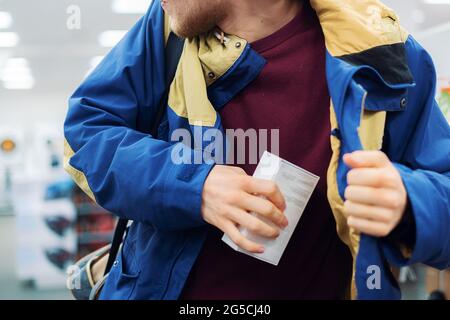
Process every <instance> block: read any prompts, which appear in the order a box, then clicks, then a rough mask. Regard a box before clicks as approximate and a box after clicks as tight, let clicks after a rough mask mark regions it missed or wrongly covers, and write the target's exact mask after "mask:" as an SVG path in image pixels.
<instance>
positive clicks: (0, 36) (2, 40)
mask: <svg viewBox="0 0 450 320" xmlns="http://www.w3.org/2000/svg"><path fill="white" fill-rule="evenodd" d="M18 43H19V36H18V35H17V33H15V32H0V48H12V47H15V46H17V44H18Z"/></svg>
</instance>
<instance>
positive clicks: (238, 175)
mask: <svg viewBox="0 0 450 320" xmlns="http://www.w3.org/2000/svg"><path fill="white" fill-rule="evenodd" d="M262 196H264V198H263V197H262ZM285 209H286V203H285V200H284V197H283V195H282V194H281V192H280V189H279V188H278V186H277V185H276V183H275V182H273V181H269V180H262V179H257V178H253V177H251V176H248V175H247V174H246V173H245V171H244V170H242V169H241V168H237V167H231V166H221V165H216V166H215V167H214V168H213V169H212V171H211V173H210V174H209V176H208V178H207V179H206V181H205V185H204V187H203V194H202V216H203V219H204V220H205V221H206V222H207V223H209V224H211V225H213V226H215V227H217V228H219V229H220V230H222V231H223V232H224V233H225V234H227V235H228V236H229V237H230V239H231V240H232V241H233V242H234V243H236V244H237V245H238V246H239V247H240V248H242V249H244V250H247V251H249V252H253V253H263V252H264V247H263V246H262V245H260V244H257V243H255V242H253V241H250V240H248V239H247V238H245V237H244V236H243V235H242V234H241V233H240V232H239V229H238V227H239V226H242V227H244V228H246V229H248V230H249V231H250V232H252V233H254V234H257V235H260V236H263V237H266V238H276V237H278V236H279V234H280V231H279V228H285V227H286V226H287V225H288V220H287V218H286V216H285V215H284V213H283V212H284V210H285ZM251 212H255V213H257V214H259V215H261V216H262V217H265V218H266V219H268V220H270V221H271V222H273V223H274V225H276V226H277V227H274V226H272V225H269V224H267V223H266V222H264V221H262V220H261V219H259V218H258V217H257V216H254V215H251V214H250V213H251Z"/></svg>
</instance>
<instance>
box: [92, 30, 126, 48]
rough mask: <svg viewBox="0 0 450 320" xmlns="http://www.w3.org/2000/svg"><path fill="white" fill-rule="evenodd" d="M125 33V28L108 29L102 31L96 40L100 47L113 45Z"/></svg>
mask: <svg viewBox="0 0 450 320" xmlns="http://www.w3.org/2000/svg"><path fill="white" fill-rule="evenodd" d="M126 33H127V31H126V30H108V31H104V32H102V33H101V34H100V36H99V37H98V42H99V43H100V45H101V46H102V47H105V48H112V47H114V46H115V45H116V44H117V43H118V42H119V41H120V40H121V39H122V38H123V37H124V36H125V34H126Z"/></svg>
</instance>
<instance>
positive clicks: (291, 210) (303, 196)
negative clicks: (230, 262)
mask: <svg viewBox="0 0 450 320" xmlns="http://www.w3.org/2000/svg"><path fill="white" fill-rule="evenodd" d="M253 176H254V177H255V178H259V179H265V180H272V181H275V182H276V183H277V185H278V187H279V188H280V190H281V193H282V194H283V196H284V198H285V200H286V211H285V215H286V218H287V219H288V221H289V226H288V227H286V229H284V230H280V232H281V233H280V236H279V237H278V238H276V239H267V238H263V237H260V236H258V235H255V234H252V233H250V232H249V231H248V230H247V229H244V228H241V230H240V231H241V233H242V235H244V236H245V237H246V238H247V239H249V240H251V241H254V242H256V243H259V244H261V245H263V246H264V248H265V251H264V253H262V254H256V253H251V252H248V251H246V250H244V249H241V248H239V247H238V246H237V245H236V244H235V243H234V242H233V241H232V240H231V239H230V238H229V237H228V236H227V235H224V236H223V238H222V240H223V241H224V242H225V243H226V244H228V245H229V246H230V247H231V248H233V249H234V250H236V251H239V252H242V253H244V254H247V255H249V256H252V257H254V258H256V259H260V260H263V261H265V262H268V263H270V264H273V265H275V266H277V265H278V263H279V261H280V259H281V257H282V255H283V253H284V250H285V249H286V247H287V245H288V243H289V240H290V239H291V237H292V234H293V233H294V230H295V228H296V227H297V224H298V222H299V221H300V218H301V216H302V214H303V211H304V210H305V208H306V205H307V204H308V201H309V199H310V197H311V195H312V193H313V191H314V189H315V188H316V186H317V183H318V182H319V177H318V176H316V175H314V174H312V173H310V172H308V171H306V170H304V169H302V168H300V167H298V166H296V165H294V164H292V163H290V162H288V161H286V160H283V159H281V158H280V157H278V156H276V155H274V154H271V153H269V152H267V151H266V152H265V153H264V154H263V156H262V158H261V160H260V162H259V164H258V166H257V168H256V170H255V173H254V174H253ZM253 214H255V215H257V214H256V213H253ZM260 218H261V219H262V220H263V221H265V222H267V223H269V224H271V222H269V221H268V220H266V219H265V218H263V217H260Z"/></svg>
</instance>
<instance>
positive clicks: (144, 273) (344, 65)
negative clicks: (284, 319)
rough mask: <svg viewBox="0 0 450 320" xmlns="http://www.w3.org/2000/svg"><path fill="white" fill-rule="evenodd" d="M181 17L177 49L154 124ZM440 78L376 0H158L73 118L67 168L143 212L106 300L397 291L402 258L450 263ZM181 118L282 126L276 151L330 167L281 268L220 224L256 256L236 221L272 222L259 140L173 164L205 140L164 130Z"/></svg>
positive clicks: (271, 232)
mask: <svg viewBox="0 0 450 320" xmlns="http://www.w3.org/2000/svg"><path fill="white" fill-rule="evenodd" d="M171 32H173V33H175V34H177V35H178V36H179V37H182V38H185V41H184V49H183V53H182V55H181V58H180V61H179V64H178V69H177V72H176V74H175V78H174V79H173V81H172V84H171V86H170V91H169V97H168V101H167V103H166V104H165V105H164V115H163V118H162V119H161V121H160V123H159V130H158V134H157V135H155V134H153V135H152V134H150V127H151V124H152V123H153V122H154V121H156V115H157V113H158V107H159V102H160V101H161V100H162V99H163V97H164V94H165V92H167V89H168V88H167V86H166V85H165V77H166V75H165V72H164V70H165V63H166V60H165V46H166V43H167V41H168V40H167V39H169V38H170V34H171ZM435 86H436V74H435V70H434V67H433V63H432V60H431V58H430V56H429V55H428V54H427V53H426V52H425V51H424V49H423V48H422V47H421V46H420V45H419V44H418V43H417V42H416V41H415V40H414V38H413V37H412V36H411V35H409V34H408V33H407V32H406V30H404V29H403V28H402V27H401V26H400V24H399V19H398V17H397V15H396V14H395V13H394V12H393V11H392V10H391V9H389V8H388V7H386V6H385V5H383V4H382V3H381V2H379V1H377V0H365V1H355V0H310V1H306V0H305V1H299V0H257V1H255V0H208V1H202V0H162V1H161V2H159V1H156V0H155V1H153V3H152V5H151V6H150V9H149V10H148V12H147V14H146V15H145V16H144V17H143V18H142V19H141V20H139V22H138V23H137V24H136V25H135V26H134V27H133V28H132V29H131V30H130V31H129V33H128V34H127V35H126V36H125V38H124V39H123V40H122V41H121V42H120V43H119V44H118V45H117V46H116V47H115V48H114V49H113V50H112V51H111V53H110V54H109V55H108V56H107V57H106V58H105V59H104V61H103V62H102V63H101V64H100V65H99V67H98V68H97V69H96V70H95V71H94V72H93V73H92V74H91V75H90V76H89V78H88V79H87V80H85V82H84V83H83V84H82V85H81V86H80V87H79V88H78V89H77V90H76V92H75V93H74V94H73V96H72V97H71V98H70V108H69V111H68V115H67V119H66V122H65V137H66V158H67V159H66V169H67V170H68V171H69V172H70V173H71V174H72V176H73V177H74V179H75V180H76V182H77V183H78V184H79V185H80V187H81V188H82V189H83V190H84V191H85V192H86V193H87V194H88V195H90V196H91V198H92V199H94V200H95V201H96V202H97V203H98V204H99V205H101V206H103V207H104V208H106V209H107V210H109V211H111V212H113V213H115V214H117V215H118V216H119V217H121V218H127V219H130V220H133V224H132V225H131V227H130V228H129V230H128V232H127V236H126V238H125V240H124V243H123V246H122V249H121V251H120V254H119V256H118V258H117V261H116V262H115V263H114V266H113V268H112V270H111V272H110V273H109V277H108V279H107V281H106V284H105V286H104V288H103V290H102V293H101V296H100V298H101V299H186V300H190V299H347V298H350V297H353V298H359V299H399V298H400V292H399V289H398V285H397V283H396V282H395V280H394V278H393V276H392V274H391V267H392V266H396V267H399V266H406V265H410V264H413V263H425V264H428V265H431V266H434V267H436V268H446V267H448V266H449V262H450V232H449V225H450V204H449V199H450V128H449V125H448V123H447V121H446V119H445V118H444V116H443V115H442V113H441V112H440V110H439V107H438V105H437V104H436V102H435V100H434V94H435ZM180 129H183V130H185V132H188V133H193V132H195V131H196V130H200V132H204V131H205V130H206V129H216V130H218V131H219V132H223V131H225V130H229V129H242V130H244V131H245V130H256V131H258V130H269V131H270V130H272V129H276V130H278V132H279V139H278V141H276V143H277V146H274V145H271V146H270V150H272V151H273V149H275V147H276V149H278V154H279V156H280V157H281V158H283V159H285V160H287V161H290V162H291V163H293V164H295V165H297V166H299V167H301V168H303V169H305V170H308V171H310V172H312V173H313V174H315V175H317V176H319V177H320V182H319V184H318V186H317V188H316V189H315V191H314V193H313V195H312V197H311V198H310V200H309V202H308V204H307V206H306V209H305V211H304V213H303V216H302V218H301V220H300V222H299V224H298V225H297V228H296V229H295V231H294V233H293V235H292V238H291V239H290V242H289V244H288V246H287V248H286V250H285V252H284V254H283V256H282V258H281V261H280V263H279V264H278V266H273V265H271V264H268V263H265V262H263V261H260V260H258V259H254V258H253V257H251V256H248V255H244V254H242V253H240V252H237V251H235V250H233V249H231V248H230V247H229V246H227V245H226V244H225V243H224V242H223V241H222V240H221V239H222V236H223V234H226V235H227V236H228V237H229V238H230V239H231V240H232V241H233V242H234V243H235V244H236V245H237V246H239V247H240V248H241V249H242V250H245V251H247V252H250V253H254V254H260V253H263V252H264V250H265V247H264V246H263V245H262V244H261V243H257V242H255V241H252V240H251V239H249V238H248V237H247V236H245V234H243V233H242V232H241V231H242V229H243V228H244V229H247V230H249V231H250V232H251V233H254V234H256V235H258V236H260V237H263V238H267V239H276V238H277V237H279V235H280V233H281V232H283V230H284V229H285V228H286V227H287V226H288V225H289V221H288V219H287V218H286V215H285V210H286V203H287V201H286V199H285V198H284V196H283V194H282V192H281V191H280V188H279V186H278V185H277V184H276V183H274V182H271V181H268V180H261V179H257V178H254V177H252V174H253V172H254V170H255V167H256V163H255V161H249V160H248V159H249V158H251V155H250V154H249V151H248V149H251V148H247V149H246V151H245V155H246V157H245V158H246V159H245V161H231V162H225V163H223V162H220V161H217V160H216V161H211V159H209V160H208V161H201V162H198V161H197V162H195V163H192V162H190V163H186V162H182V163H180V162H178V161H174V158H173V155H174V150H179V149H180V148H181V149H182V151H183V152H184V153H185V155H186V154H187V156H188V158H197V156H199V155H200V156H203V155H204V153H205V152H206V151H207V150H208V147H207V146H208V144H207V143H203V142H206V141H201V143H200V144H199V143H196V144H194V145H188V144H183V145H182V146H181V145H180V143H181V142H177V141H174V140H173V139H171V137H173V136H174V133H176V132H177V130H180ZM208 142H211V139H209V141H208ZM272 143H273V142H272ZM241 147H244V148H245V146H237V148H241ZM261 151H264V150H259V153H258V155H260V154H261ZM231 160H236V159H231ZM252 213H255V214H252Z"/></svg>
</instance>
